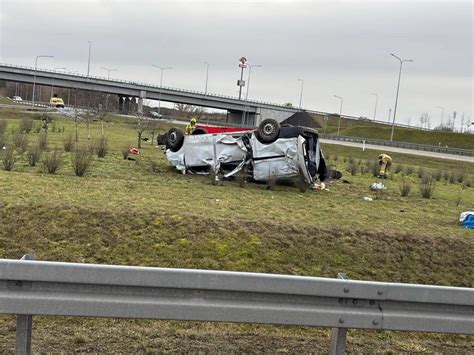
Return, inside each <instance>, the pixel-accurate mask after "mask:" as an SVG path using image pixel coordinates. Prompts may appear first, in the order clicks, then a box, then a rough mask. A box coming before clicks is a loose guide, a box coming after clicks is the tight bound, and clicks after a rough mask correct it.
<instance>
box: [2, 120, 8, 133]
mask: <svg viewBox="0 0 474 355" xmlns="http://www.w3.org/2000/svg"><path fill="white" fill-rule="evenodd" d="M7 125H8V122H7V121H5V120H4V119H1V120H0V135H2V136H3V135H4V134H5V131H6V130H7Z"/></svg>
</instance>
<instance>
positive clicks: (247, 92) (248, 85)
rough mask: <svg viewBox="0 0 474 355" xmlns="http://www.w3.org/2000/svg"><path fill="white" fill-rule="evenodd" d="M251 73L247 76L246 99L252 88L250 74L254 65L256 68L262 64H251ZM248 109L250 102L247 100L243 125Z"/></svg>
mask: <svg viewBox="0 0 474 355" xmlns="http://www.w3.org/2000/svg"><path fill="white" fill-rule="evenodd" d="M248 67H249V75H248V76H247V90H246V91H245V101H247V100H248V97H249V90H250V74H251V73H252V67H255V68H261V67H262V65H260V64H249V66H248ZM248 109H249V103H248V101H247V103H246V105H245V112H244V119H243V122H242V125H244V124H245V121H246V120H247V112H248Z"/></svg>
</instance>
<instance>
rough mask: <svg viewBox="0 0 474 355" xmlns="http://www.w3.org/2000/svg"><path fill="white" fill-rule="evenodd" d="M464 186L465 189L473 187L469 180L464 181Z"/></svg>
mask: <svg viewBox="0 0 474 355" xmlns="http://www.w3.org/2000/svg"><path fill="white" fill-rule="evenodd" d="M462 186H463V187H464V188H466V187H471V186H472V182H471V180H468V179H466V180H464V182H463V183H462Z"/></svg>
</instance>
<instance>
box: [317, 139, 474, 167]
mask: <svg viewBox="0 0 474 355" xmlns="http://www.w3.org/2000/svg"><path fill="white" fill-rule="evenodd" d="M320 142H321V143H323V144H339V145H345V146H348V147H355V148H360V149H362V143H354V142H343V141H336V140H332V139H320ZM365 149H375V150H382V151H385V152H395V153H403V154H412V155H421V156H425V157H430V158H439V159H449V160H458V161H465V162H469V163H474V157H468V156H464V155H454V154H445V153H436V152H427V151H424V150H416V149H406V148H398V147H387V146H381V145H373V144H366V145H365Z"/></svg>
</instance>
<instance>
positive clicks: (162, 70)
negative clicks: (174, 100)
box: [152, 64, 173, 117]
mask: <svg viewBox="0 0 474 355" xmlns="http://www.w3.org/2000/svg"><path fill="white" fill-rule="evenodd" d="M152 66H153V67H155V68H158V69H160V71H161V75H160V98H159V100H158V117H160V111H161V91H162V90H163V72H164V71H165V70H166V69H173V68H172V67H160V66H158V65H154V64H152Z"/></svg>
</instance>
